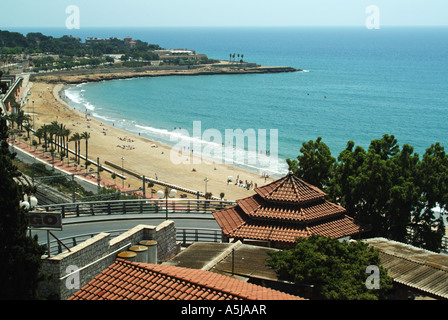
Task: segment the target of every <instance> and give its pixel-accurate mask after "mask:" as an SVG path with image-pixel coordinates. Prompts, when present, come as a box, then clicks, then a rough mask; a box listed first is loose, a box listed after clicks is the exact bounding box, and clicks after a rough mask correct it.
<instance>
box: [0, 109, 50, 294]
mask: <svg viewBox="0 0 448 320" xmlns="http://www.w3.org/2000/svg"><path fill="white" fill-rule="evenodd" d="M7 137H8V128H7V125H6V120H5V117H4V116H2V115H1V113H0V144H1V145H0V181H1V183H0V208H1V211H0V256H1V257H2V258H1V260H0V288H1V290H0V299H35V298H37V283H38V280H39V269H40V264H41V260H40V259H41V255H42V254H43V253H44V249H43V247H41V246H39V245H38V243H37V238H30V237H29V236H27V226H28V221H27V219H26V214H25V211H24V209H23V208H21V207H20V200H21V199H22V195H23V192H24V190H23V187H22V186H21V185H19V184H17V183H16V182H15V180H14V178H15V177H18V176H19V175H20V173H19V172H18V171H17V168H16V167H15V166H14V164H13V162H12V160H13V159H14V156H15V154H12V153H11V152H10V151H9V146H8V143H7V141H6V139H7Z"/></svg>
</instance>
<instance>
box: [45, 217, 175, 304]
mask: <svg viewBox="0 0 448 320" xmlns="http://www.w3.org/2000/svg"><path fill="white" fill-rule="evenodd" d="M142 240H155V241H157V258H158V261H159V262H162V261H166V260H168V259H170V258H171V257H173V256H174V255H176V254H177V253H178V252H179V251H180V244H178V243H177V242H176V228H175V226H174V222H172V221H165V222H163V223H161V224H160V225H158V226H147V225H138V226H136V227H135V228H133V229H131V230H129V231H127V232H125V233H122V234H121V235H119V236H117V237H115V238H113V239H111V238H110V234H108V233H100V234H98V235H96V236H94V237H93V238H91V239H89V240H87V241H85V242H83V243H81V244H79V245H77V246H75V247H73V248H71V249H70V251H65V252H63V253H61V254H58V255H56V256H52V257H46V256H44V257H43V258H42V270H41V271H42V274H43V275H44V277H45V278H44V280H42V281H41V283H40V284H39V293H40V295H41V297H43V298H46V299H59V300H66V299H68V298H69V297H70V296H71V295H73V294H74V293H75V292H76V291H78V290H79V289H80V288H81V287H82V286H84V285H85V284H87V283H88V282H89V281H91V280H92V279H93V278H94V277H96V276H97V275H98V274H99V273H101V272H102V271H103V270H104V269H106V268H107V267H108V266H110V265H111V264H113V262H114V261H115V259H116V258H117V255H118V253H120V252H122V251H126V250H127V249H129V247H131V246H133V245H136V244H138V243H139V242H140V241H142Z"/></svg>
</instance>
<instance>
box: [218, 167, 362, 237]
mask: <svg viewBox="0 0 448 320" xmlns="http://www.w3.org/2000/svg"><path fill="white" fill-rule="evenodd" d="M255 192H256V194H254V195H252V196H250V197H246V198H243V199H241V200H238V201H237V205H236V206H234V207H230V208H225V209H222V210H219V211H215V212H213V216H214V217H215V219H216V221H217V223H218V224H219V226H220V227H221V229H222V231H223V233H224V235H226V236H227V237H229V238H235V239H243V240H244V239H251V240H261V241H271V242H281V243H287V244H293V243H294V242H295V241H296V239H297V238H303V237H309V236H311V235H322V236H328V237H335V238H342V237H346V236H354V235H357V234H359V233H362V232H364V231H366V229H365V228H364V227H363V226H361V225H359V224H358V223H357V222H356V221H355V220H354V219H353V218H351V217H349V216H347V215H346V210H345V209H344V208H343V207H341V206H339V205H337V204H334V203H332V202H329V201H327V200H325V196H326V194H325V193H324V192H323V191H321V190H320V189H319V188H317V187H315V186H313V185H311V184H309V183H307V182H305V181H303V180H301V179H299V178H297V177H295V176H294V175H293V174H291V173H290V174H288V175H287V176H285V177H283V178H281V179H278V180H276V181H274V182H271V183H269V184H267V185H265V186H262V187H260V188H256V189H255Z"/></svg>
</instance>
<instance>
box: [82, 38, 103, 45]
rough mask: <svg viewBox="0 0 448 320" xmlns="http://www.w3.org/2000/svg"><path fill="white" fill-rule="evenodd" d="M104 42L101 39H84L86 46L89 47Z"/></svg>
mask: <svg viewBox="0 0 448 320" xmlns="http://www.w3.org/2000/svg"><path fill="white" fill-rule="evenodd" d="M102 41H104V40H103V39H101V38H86V45H90V44H94V43H98V42H102Z"/></svg>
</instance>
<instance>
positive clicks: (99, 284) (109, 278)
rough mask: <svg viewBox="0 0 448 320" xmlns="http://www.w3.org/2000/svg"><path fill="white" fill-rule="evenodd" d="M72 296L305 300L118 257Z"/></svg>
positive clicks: (221, 277) (206, 273)
mask: <svg viewBox="0 0 448 320" xmlns="http://www.w3.org/2000/svg"><path fill="white" fill-rule="evenodd" d="M69 300H303V298H300V297H296V296H293V295H289V294H286V293H283V292H280V291H277V290H273V289H269V288H264V287H261V286H258V285H254V284H250V283H246V282H243V281H240V280H237V279H234V278H231V277H227V276H224V275H220V274H216V273H213V272H209V271H205V270H197V269H189V268H181V267H175V266H169V265H156V264H147V263H137V262H129V261H125V260H121V259H117V260H116V261H115V262H114V264H112V265H111V266H110V267H109V268H107V269H106V270H104V271H103V272H102V273H101V274H100V275H98V276H97V277H95V278H94V279H93V280H92V281H90V282H89V283H88V284H87V285H85V286H84V287H82V288H81V289H80V290H79V291H78V292H76V293H75V294H74V295H73V296H71V297H70V298H69Z"/></svg>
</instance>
